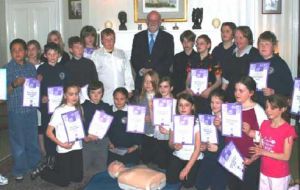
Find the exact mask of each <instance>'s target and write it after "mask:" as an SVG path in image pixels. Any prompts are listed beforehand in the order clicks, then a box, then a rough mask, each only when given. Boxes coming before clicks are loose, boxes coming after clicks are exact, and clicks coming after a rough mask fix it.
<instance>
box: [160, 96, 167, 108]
mask: <svg viewBox="0 0 300 190" xmlns="http://www.w3.org/2000/svg"><path fill="white" fill-rule="evenodd" d="M158 105H159V106H160V107H167V105H168V101H167V99H163V98H160V99H159V100H158Z"/></svg>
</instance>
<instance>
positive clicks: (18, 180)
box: [15, 175, 24, 182]
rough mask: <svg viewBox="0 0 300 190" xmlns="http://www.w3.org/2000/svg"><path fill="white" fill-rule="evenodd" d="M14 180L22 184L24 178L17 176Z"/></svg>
mask: <svg viewBox="0 0 300 190" xmlns="http://www.w3.org/2000/svg"><path fill="white" fill-rule="evenodd" d="M15 179H16V182H22V181H23V179H24V177H23V176H22V175H21V176H17V177H16V178H15Z"/></svg>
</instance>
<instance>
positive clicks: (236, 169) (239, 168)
mask: <svg viewBox="0 0 300 190" xmlns="http://www.w3.org/2000/svg"><path fill="white" fill-rule="evenodd" d="M218 161H219V163H220V164H221V165H222V166H223V167H224V168H226V169H227V170H228V171H229V172H231V173H232V174H234V175H235V176H237V177H238V178H239V179H240V180H243V176H244V159H243V157H242V156H241V154H240V153H239V151H238V150H237V149H236V147H235V145H234V143H233V142H232V141H231V142H230V143H229V144H227V145H226V147H225V148H224V149H223V150H222V152H221V154H220V157H219V159H218Z"/></svg>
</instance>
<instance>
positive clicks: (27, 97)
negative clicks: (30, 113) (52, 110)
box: [23, 78, 41, 107]
mask: <svg viewBox="0 0 300 190" xmlns="http://www.w3.org/2000/svg"><path fill="white" fill-rule="evenodd" d="M40 86H41V84H40V81H39V80H37V79H35V78H26V79H25V83H24V86H23V106H24V107H39V106H40Z"/></svg>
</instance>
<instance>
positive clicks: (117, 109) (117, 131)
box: [107, 87, 142, 165]
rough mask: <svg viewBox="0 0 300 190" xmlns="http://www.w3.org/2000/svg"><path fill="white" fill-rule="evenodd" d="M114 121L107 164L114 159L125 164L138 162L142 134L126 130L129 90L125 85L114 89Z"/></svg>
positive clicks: (109, 134)
mask: <svg viewBox="0 0 300 190" xmlns="http://www.w3.org/2000/svg"><path fill="white" fill-rule="evenodd" d="M113 96H114V105H113V107H112V109H113V114H112V115H113V117H114V119H113V122H112V124H111V127H110V129H109V131H108V137H109V152H108V159H107V165H109V164H110V163H111V162H113V161H114V160H118V161H120V162H122V163H124V164H138V163H139V160H140V156H139V155H140V151H139V147H140V144H141V138H142V135H141V134H137V133H129V132H126V126H127V101H128V96H129V95H128V91H127V90H126V88H124V87H119V88H117V89H115V90H114V93H113Z"/></svg>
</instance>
